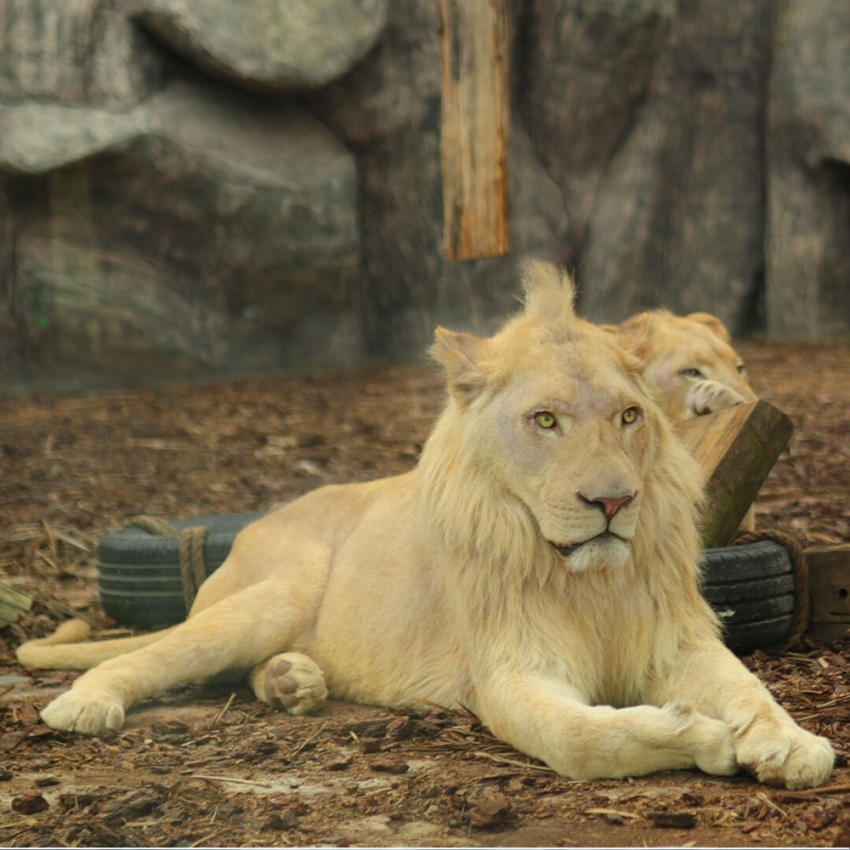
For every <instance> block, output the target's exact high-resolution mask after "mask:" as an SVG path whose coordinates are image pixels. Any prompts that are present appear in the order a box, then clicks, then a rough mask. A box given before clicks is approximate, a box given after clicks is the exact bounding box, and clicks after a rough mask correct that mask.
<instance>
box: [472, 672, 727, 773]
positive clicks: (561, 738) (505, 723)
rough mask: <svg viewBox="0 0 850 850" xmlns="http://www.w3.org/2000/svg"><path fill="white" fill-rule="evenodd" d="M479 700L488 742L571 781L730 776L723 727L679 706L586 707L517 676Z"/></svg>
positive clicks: (557, 688) (557, 689) (549, 684)
mask: <svg viewBox="0 0 850 850" xmlns="http://www.w3.org/2000/svg"><path fill="white" fill-rule="evenodd" d="M479 694H480V702H479V705H480V706H481V707H482V710H481V717H482V720H484V722H485V723H486V724H487V726H489V728H490V729H491V730H492V731H493V733H494V734H495V735H497V736H498V737H499V738H502V739H503V740H505V741H507V742H508V743H510V744H511V745H512V746H514V747H516V748H517V749H518V750H521V751H522V752H525V753H528V754H529V755H533V756H535V757H537V758H539V759H542V760H543V761H545V762H546V763H547V764H548V765H549V766H550V767H552V768H554V769H555V770H557V771H558V773H561V774H563V775H564V776H569V777H572V778H574V779H603V778H619V777H624V776H640V775H644V774H648V773H654V772H656V771H659V770H674V769H681V768H690V767H699V768H701V769H702V770H704V771H706V772H707V773H715V774H722V775H730V774H732V773H735V772H736V771H737V769H738V768H737V765H736V763H735V756H734V751H733V749H732V740H731V733H730V730H729V729H728V727H727V726H726V724H725V723H722V722H720V721H718V720H713V719H711V718H709V717H706V716H705V715H703V714H700V713H699V712H697V711H694V710H692V709H691V708H689V707H687V706H682V705H677V704H672V705H668V706H664V707H661V708H659V707H655V706H650V705H642V706H635V707H631V708H621V709H615V708H612V707H610V706H590V705H587V704H586V703H585V702H583V701H581V700H580V699H579V698H578V697H577V695H576V694H575V693H573V692H571V690H570V689H569V688H568V687H567V686H566V685H564V684H562V683H561V682H559V681H557V680H554V679H548V678H544V677H541V676H536V675H525V676H523V675H519V674H516V675H512V676H510V677H506V676H502V677H500V681H499V682H498V687H492V686H491V687H487V688H484V689H479Z"/></svg>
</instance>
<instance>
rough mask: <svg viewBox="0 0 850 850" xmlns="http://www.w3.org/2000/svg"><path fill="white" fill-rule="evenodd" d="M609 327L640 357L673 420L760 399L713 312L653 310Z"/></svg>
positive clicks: (658, 398)
mask: <svg viewBox="0 0 850 850" xmlns="http://www.w3.org/2000/svg"><path fill="white" fill-rule="evenodd" d="M608 327H609V328H610V330H612V331H613V332H614V333H616V334H618V335H619V337H620V340H621V342H622V343H623V345H624V346H625V347H626V348H627V349H629V350H630V351H631V352H632V353H633V354H634V355H635V356H636V357H637V358H638V360H639V361H640V363H641V369H642V372H643V379H644V381H645V382H646V385H647V387H648V389H649V391H650V393H651V395H652V397H653V399H654V401H655V403H656V404H657V405H658V406H659V407H660V408H661V410H662V411H663V412H664V413H665V414H666V415H667V417H668V418H669V419H671V420H672V421H674V422H675V421H677V420H680V419H690V418H692V417H694V416H703V415H704V414H706V413H717V411H719V410H725V409H726V408H729V407H735V406H736V405H738V404H742V403H743V402H747V401H755V400H756V394H755V393H754V392H753V390H752V388H751V387H750V383H749V381H748V380H747V372H746V369H745V367H744V361H743V360H741V358H740V357H739V356H738V354H737V352H736V351H735V349H734V348H732V346H731V344H730V342H731V338H730V336H729V331H727V330H726V327H725V326H724V324H723V323H722V322H721V321H720V319H718V318H717V316H712V315H711V313H690V314H688V315H687V316H674V315H673V314H672V313H671V312H669V311H668V310H651V311H648V312H645V313H638V314H637V315H635V316H632V317H631V318H630V319H626V321H625V322H623V323H622V324H621V325H614V326H608Z"/></svg>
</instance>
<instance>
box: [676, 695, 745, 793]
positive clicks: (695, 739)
mask: <svg viewBox="0 0 850 850" xmlns="http://www.w3.org/2000/svg"><path fill="white" fill-rule="evenodd" d="M670 710H671V711H674V712H676V713H677V714H678V715H679V716H680V717H681V719H682V722H683V723H684V724H686V725H685V728H684V732H683V735H684V736H685V740H686V741H687V748H688V750H689V751H690V752H691V755H692V757H693V760H694V764H696V766H697V767H698V768H699V769H700V770H702V771H704V772H705V773H711V774H714V775H715V776H732V775H734V774H736V773H737V772H738V770H739V769H740V768H739V766H738V761H737V759H736V758H735V745H734V741H733V738H732V730H731V729H730V728H729V726H728V725H727V724H726V723H724V722H723V721H721V720H715V719H714V718H711V717H707V716H706V715H704V714H701V713H700V712H698V711H695V710H694V709H693V708H691V707H690V706H687V705H672V706H670Z"/></svg>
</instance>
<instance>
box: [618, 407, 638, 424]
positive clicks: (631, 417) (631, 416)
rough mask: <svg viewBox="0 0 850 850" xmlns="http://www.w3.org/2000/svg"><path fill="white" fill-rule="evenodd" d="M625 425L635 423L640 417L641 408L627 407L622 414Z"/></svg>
mask: <svg viewBox="0 0 850 850" xmlns="http://www.w3.org/2000/svg"><path fill="white" fill-rule="evenodd" d="M621 418H622V420H623V425H634V424H635V422H637V421H638V419H640V408H637V407H627V408H626V409H625V410H624V411H623V414H622V417H621Z"/></svg>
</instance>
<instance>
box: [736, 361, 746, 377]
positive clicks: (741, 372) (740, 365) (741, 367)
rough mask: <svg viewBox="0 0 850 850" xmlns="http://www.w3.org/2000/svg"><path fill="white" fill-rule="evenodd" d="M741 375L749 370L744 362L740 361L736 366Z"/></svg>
mask: <svg viewBox="0 0 850 850" xmlns="http://www.w3.org/2000/svg"><path fill="white" fill-rule="evenodd" d="M735 368H736V369H737V370H738V374H739V375H743V374H744V372H746V371H747V367H746V366H745V365H744V364H743V363H739V364H738V365H737V366H736V367H735Z"/></svg>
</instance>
